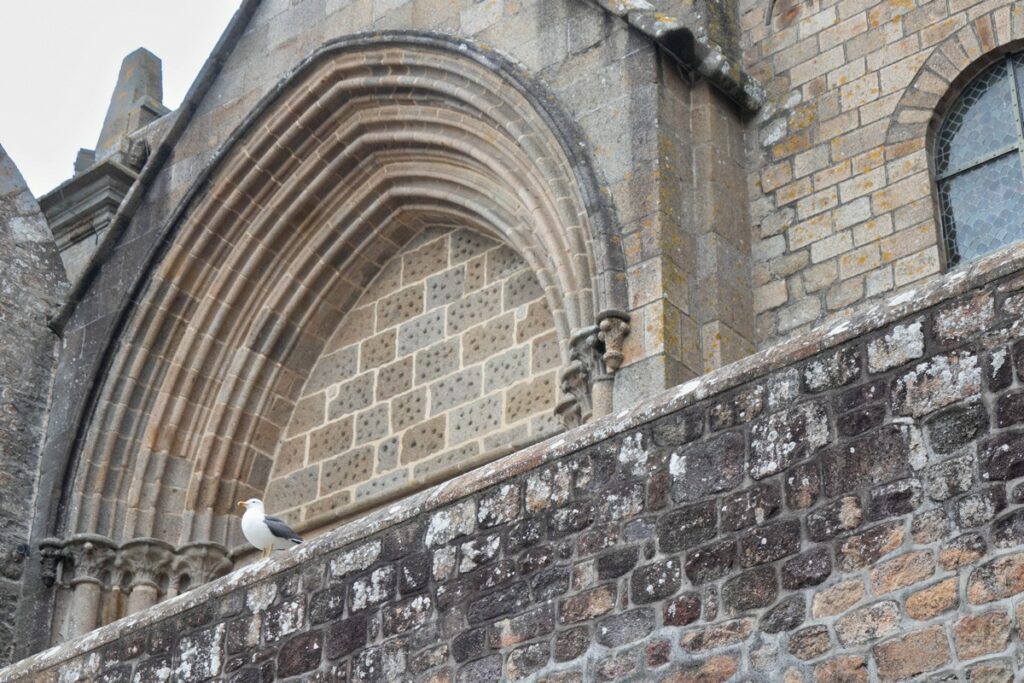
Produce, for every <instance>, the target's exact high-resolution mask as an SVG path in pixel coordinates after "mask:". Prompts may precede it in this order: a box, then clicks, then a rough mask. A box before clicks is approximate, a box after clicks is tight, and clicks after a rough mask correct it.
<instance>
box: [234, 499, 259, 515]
mask: <svg viewBox="0 0 1024 683" xmlns="http://www.w3.org/2000/svg"><path fill="white" fill-rule="evenodd" d="M238 507H240V508H245V509H246V510H258V511H259V512H263V501H262V500H260V499H259V498H250V499H249V500H240V501H238Z"/></svg>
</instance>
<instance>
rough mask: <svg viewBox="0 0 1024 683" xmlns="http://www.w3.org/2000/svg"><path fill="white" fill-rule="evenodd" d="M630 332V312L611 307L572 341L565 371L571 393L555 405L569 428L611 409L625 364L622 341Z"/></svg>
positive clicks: (563, 383) (567, 390)
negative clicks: (615, 379)
mask: <svg viewBox="0 0 1024 683" xmlns="http://www.w3.org/2000/svg"><path fill="white" fill-rule="evenodd" d="M628 334H629V314H628V313H626V312H624V311H619V310H608V311H605V312H603V313H601V314H600V315H599V316H598V324H597V325H592V326H590V327H586V328H584V329H582V330H580V331H579V332H577V333H576V334H574V335H573V337H572V339H571V340H570V341H569V346H570V349H569V366H568V367H567V368H566V369H565V370H563V371H562V378H561V386H562V391H563V392H565V393H566V394H567V397H566V398H565V400H563V401H562V402H561V403H560V404H559V405H558V407H557V408H556V409H555V414H557V415H558V416H559V417H560V418H561V419H562V422H563V423H564V424H565V426H566V428H567V429H572V428H573V427H576V426H579V425H580V424H582V423H584V422H587V421H589V420H590V419H591V418H595V417H603V416H605V415H607V414H608V413H610V412H611V405H612V392H611V384H612V379H613V376H614V375H615V372H616V371H617V370H618V369H619V368H620V367H622V361H623V358H624V356H623V353H622V343H623V340H624V339H625V338H626V335H628Z"/></svg>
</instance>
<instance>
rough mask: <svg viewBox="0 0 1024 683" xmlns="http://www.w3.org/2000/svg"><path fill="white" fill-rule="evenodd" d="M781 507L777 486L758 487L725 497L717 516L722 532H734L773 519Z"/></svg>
mask: <svg viewBox="0 0 1024 683" xmlns="http://www.w3.org/2000/svg"><path fill="white" fill-rule="evenodd" d="M781 506H782V496H781V495H780V493H779V489H778V487H777V486H771V485H759V486H753V487H751V488H749V489H744V490H743V491H740V492H739V493H734V494H732V495H729V496H726V497H725V498H724V499H723V500H722V505H721V509H720V510H719V515H720V518H721V527H722V530H723V531H736V530H738V529H744V528H746V527H749V526H753V525H755V524H764V522H765V521H766V520H767V519H768V518H770V517H774V516H775V515H776V514H777V513H778V512H779V509H780V508H781Z"/></svg>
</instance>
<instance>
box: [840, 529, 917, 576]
mask: <svg viewBox="0 0 1024 683" xmlns="http://www.w3.org/2000/svg"><path fill="white" fill-rule="evenodd" d="M904 535H905V532H904V530H903V525H902V524H898V523H893V522H886V523H883V524H878V525H876V526H873V527H871V528H870V529H868V530H866V531H864V532H863V533H859V534H856V535H855V536H850V537H849V538H847V539H845V540H843V541H841V542H840V543H839V544H838V545H837V547H836V565H837V566H838V567H839V568H840V569H841V570H843V571H852V570H854V569H859V568H860V567H864V566H867V565H869V564H872V563H874V562H876V561H877V560H878V559H879V558H881V557H882V556H884V555H886V554H888V553H890V552H892V551H893V550H895V549H896V548H898V547H899V546H900V545H901V544H902V543H903V538H904Z"/></svg>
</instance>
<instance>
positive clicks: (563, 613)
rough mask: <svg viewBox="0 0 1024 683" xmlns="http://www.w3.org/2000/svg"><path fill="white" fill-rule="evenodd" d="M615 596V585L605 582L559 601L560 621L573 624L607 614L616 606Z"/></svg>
mask: <svg viewBox="0 0 1024 683" xmlns="http://www.w3.org/2000/svg"><path fill="white" fill-rule="evenodd" d="M615 597H616V590H615V586H614V585H613V584H605V585H603V586H598V587H597V588H592V589H590V590H586V591H583V592H582V593H580V594H579V595H576V596H573V597H571V598H567V599H566V600H563V601H562V602H560V603H559V606H558V611H559V622H560V623H562V624H572V623H575V622H578V621H586V620H587V619H593V618H594V617H597V616H600V615H602V614H606V613H608V612H609V611H611V609H612V607H614V606H615Z"/></svg>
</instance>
